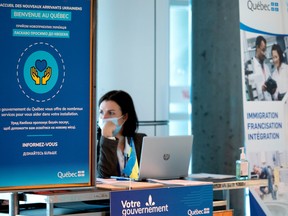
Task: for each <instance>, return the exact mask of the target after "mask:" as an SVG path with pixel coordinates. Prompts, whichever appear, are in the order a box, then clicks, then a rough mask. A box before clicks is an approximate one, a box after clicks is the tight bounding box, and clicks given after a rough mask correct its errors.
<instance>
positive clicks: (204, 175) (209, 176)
mask: <svg viewBox="0 0 288 216" xmlns="http://www.w3.org/2000/svg"><path fill="white" fill-rule="evenodd" d="M189 178H193V179H206V180H207V179H211V180H212V179H216V180H217V179H218V180H221V179H223V180H224V179H233V178H235V175H223V174H212V173H195V174H190V175H189Z"/></svg>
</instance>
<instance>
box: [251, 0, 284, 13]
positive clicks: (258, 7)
mask: <svg viewBox="0 0 288 216" xmlns="http://www.w3.org/2000/svg"><path fill="white" fill-rule="evenodd" d="M247 8H248V9H249V10H250V11H252V12H254V11H272V12H279V2H277V1H259V0H248V1H247Z"/></svg>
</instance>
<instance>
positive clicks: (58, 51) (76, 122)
mask: <svg viewBox="0 0 288 216" xmlns="http://www.w3.org/2000/svg"><path fill="white" fill-rule="evenodd" d="M91 4H92V3H91V2H90V1H72V0H71V1H70V0H58V1H55V0H49V1H37V0H27V1H21V0H13V1H2V0H0V17H1V22H0V47H1V58H0V65H1V72H0V83H1V84H0V89H1V91H0V113H1V115H0V148H1V151H0V164H1V166H0V173H1V181H0V190H5V189H7V188H9V189H11V188H12V189H15V188H16V189H17V188H41V187H60V186H71V185H73V186H78V185H79V186H82V185H83V186H84V185H86V186H87V185H90V184H91V182H90V181H91V180H90V179H91V174H90V166H91V163H90V148H91V131H90V125H91V121H92V120H91V104H92V103H91V98H92V92H91V91H92V90H91V89H92V87H91V80H92V78H91V77H92V72H91V59H92V58H90V53H91V50H90V49H91V48H90V47H91V39H90V35H91V34H90V32H91V26H92V25H91V23H90V17H91V16H92V15H91V7H92V6H91Z"/></svg>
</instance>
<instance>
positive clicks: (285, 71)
mask: <svg viewBox="0 0 288 216" xmlns="http://www.w3.org/2000/svg"><path fill="white" fill-rule="evenodd" d="M287 6H288V1H287V0H272V1H269V0H264V1H258V0H240V1H239V8H240V35H241V62H242V83H243V104H244V126H245V144H246V151H247V156H248V160H249V162H250V171H251V175H252V177H258V178H263V179H268V186H267V187H257V188H255V189H253V190H255V192H256V193H255V194H256V196H258V197H259V199H258V200H259V202H261V203H260V204H261V205H262V206H263V205H265V207H267V208H265V209H268V210H269V211H271V215H275V214H279V211H282V210H283V211H284V212H285V214H286V212H287V211H288V152H287V150H288V142H287V141H288V140H287V135H288V131H287V129H288V128H287V124H288V104H287V101H288V94H287V91H288V65H287V62H288V61H287V60H288V52H287V51H288V49H287V47H288V19H287V18H288V7H287ZM239 153H240V152H239ZM275 211H277V213H276V212H275ZM281 215H282V214H281ZM283 215H284V213H283Z"/></svg>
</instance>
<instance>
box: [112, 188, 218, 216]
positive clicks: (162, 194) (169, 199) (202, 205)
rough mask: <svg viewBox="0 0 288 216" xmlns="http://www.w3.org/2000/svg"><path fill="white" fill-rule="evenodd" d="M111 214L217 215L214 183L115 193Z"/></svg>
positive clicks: (113, 194) (128, 215)
mask: <svg viewBox="0 0 288 216" xmlns="http://www.w3.org/2000/svg"><path fill="white" fill-rule="evenodd" d="M110 212H111V215H119V216H120V215H122V216H131V215H133V216H135V215H141V216H148V215H149V216H152V215H153V216H157V215H165V216H175V215H188V216H192V215H213V188H212V185H201V186H185V187H171V188H157V189H147V190H146V189H145V190H130V191H116V192H111V195H110Z"/></svg>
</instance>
